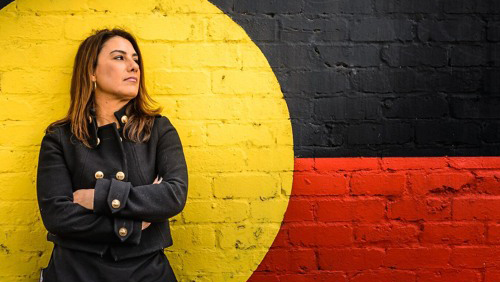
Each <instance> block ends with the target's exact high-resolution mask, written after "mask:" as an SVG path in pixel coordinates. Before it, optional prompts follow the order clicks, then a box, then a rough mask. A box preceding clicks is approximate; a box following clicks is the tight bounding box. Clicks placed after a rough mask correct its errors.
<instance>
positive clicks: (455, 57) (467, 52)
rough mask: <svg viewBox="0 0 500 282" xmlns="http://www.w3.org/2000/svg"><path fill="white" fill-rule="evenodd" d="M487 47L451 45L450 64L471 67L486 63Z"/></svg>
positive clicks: (485, 64)
mask: <svg viewBox="0 0 500 282" xmlns="http://www.w3.org/2000/svg"><path fill="white" fill-rule="evenodd" d="M489 59H490V58H489V56H488V49H487V48H485V47H483V46H460V45H459V46H453V47H452V48H451V60H450V65H451V66H457V67H473V66H487V65H488V60H489Z"/></svg>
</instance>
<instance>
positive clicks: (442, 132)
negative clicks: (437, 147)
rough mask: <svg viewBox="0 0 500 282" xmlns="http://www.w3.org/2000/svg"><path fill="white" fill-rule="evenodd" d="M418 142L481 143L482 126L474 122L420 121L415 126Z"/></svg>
mask: <svg viewBox="0 0 500 282" xmlns="http://www.w3.org/2000/svg"><path fill="white" fill-rule="evenodd" d="M415 130H416V133H415V137H416V138H415V141H416V143H417V144H422V145H430V144H436V143H441V144H449V145H451V144H454V145H458V144H469V145H476V146H478V145H479V144H480V143H481V138H480V133H481V127H480V126H479V124H477V123H473V122H465V121H463V122H457V121H419V122H417V124H416V127H415Z"/></svg>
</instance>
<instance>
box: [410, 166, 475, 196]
mask: <svg viewBox="0 0 500 282" xmlns="http://www.w3.org/2000/svg"><path fill="white" fill-rule="evenodd" d="M408 180H409V183H410V187H411V191H412V192H413V193H415V194H417V195H426V194H446V193H460V192H467V191H470V186H471V184H472V183H474V181H475V176H474V175H473V174H472V173H470V172H468V171H459V172H448V171H446V172H437V171H433V172H413V173H410V174H409V176H408Z"/></svg>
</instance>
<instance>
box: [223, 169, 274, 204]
mask: <svg viewBox="0 0 500 282" xmlns="http://www.w3.org/2000/svg"><path fill="white" fill-rule="evenodd" d="M278 193H279V190H278V180H277V179H276V178H274V177H273V175H270V174H250V173H237V174H225V175H221V176H217V177H214V196H215V197H216V198H247V199H250V198H257V199H259V198H274V197H276V196H278Z"/></svg>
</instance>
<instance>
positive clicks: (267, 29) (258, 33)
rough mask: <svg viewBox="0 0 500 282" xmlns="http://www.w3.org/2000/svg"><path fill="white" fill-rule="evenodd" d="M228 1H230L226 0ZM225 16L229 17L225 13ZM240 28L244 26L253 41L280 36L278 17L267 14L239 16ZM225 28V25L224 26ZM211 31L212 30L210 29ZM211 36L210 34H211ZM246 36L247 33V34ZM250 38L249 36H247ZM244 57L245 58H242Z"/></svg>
mask: <svg viewBox="0 0 500 282" xmlns="http://www.w3.org/2000/svg"><path fill="white" fill-rule="evenodd" d="M226 2H228V1H226ZM224 17H227V16H226V15H224ZM237 22H238V25H239V26H238V28H240V26H241V27H244V31H245V32H246V33H247V34H248V35H249V36H250V38H251V39H252V43H251V44H254V42H273V41H276V40H277V36H278V19H277V18H272V19H270V18H269V17H267V16H266V15H265V14H264V15H263V14H257V15H255V16H252V17H251V18H238V21H237ZM224 28H225V27H224ZM221 29H223V28H222V27H219V30H217V32H218V33H220V32H221V31H220V30H221ZM209 31H210V30H209ZM224 34H225V33H224ZM209 36H210V34H209ZM245 36H246V35H245ZM246 39H248V37H246ZM242 59H244V58H242Z"/></svg>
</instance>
